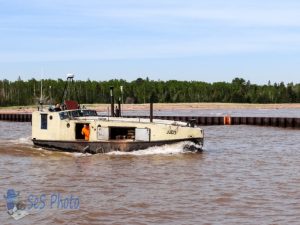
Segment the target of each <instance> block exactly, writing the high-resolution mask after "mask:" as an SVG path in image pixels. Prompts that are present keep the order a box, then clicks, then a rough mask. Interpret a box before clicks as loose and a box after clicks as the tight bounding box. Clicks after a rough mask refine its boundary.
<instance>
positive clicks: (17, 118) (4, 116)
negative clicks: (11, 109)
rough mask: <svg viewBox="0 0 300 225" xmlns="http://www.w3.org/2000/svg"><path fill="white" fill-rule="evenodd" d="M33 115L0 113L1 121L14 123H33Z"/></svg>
mask: <svg viewBox="0 0 300 225" xmlns="http://www.w3.org/2000/svg"><path fill="white" fill-rule="evenodd" d="M31 118H32V116H31V113H0V120H3V121H12V122H31Z"/></svg>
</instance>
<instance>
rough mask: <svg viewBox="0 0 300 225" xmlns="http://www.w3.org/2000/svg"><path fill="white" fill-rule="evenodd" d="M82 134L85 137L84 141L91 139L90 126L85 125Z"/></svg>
mask: <svg viewBox="0 0 300 225" xmlns="http://www.w3.org/2000/svg"><path fill="white" fill-rule="evenodd" d="M81 134H82V135H84V140H86V141H88V140H89V139H90V127H89V124H88V123H87V124H84V126H83V128H82V130H81Z"/></svg>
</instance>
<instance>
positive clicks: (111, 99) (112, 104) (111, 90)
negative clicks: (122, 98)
mask: <svg viewBox="0 0 300 225" xmlns="http://www.w3.org/2000/svg"><path fill="white" fill-rule="evenodd" d="M109 89H110V113H111V117H114V116H115V113H114V111H115V99H114V87H113V86H110V88H109Z"/></svg>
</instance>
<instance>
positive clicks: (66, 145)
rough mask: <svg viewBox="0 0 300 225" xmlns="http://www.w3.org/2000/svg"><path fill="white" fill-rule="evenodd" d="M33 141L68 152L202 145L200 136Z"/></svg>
mask: <svg viewBox="0 0 300 225" xmlns="http://www.w3.org/2000/svg"><path fill="white" fill-rule="evenodd" d="M32 141H33V143H34V144H35V145H37V146H41V147H46V148H47V149H48V148H50V150H53V151H58V150H63V151H68V152H89V153H93V154H96V153H107V152H112V151H122V152H131V151H136V150H143V149H146V148H149V147H152V146H161V145H166V144H173V143H178V142H182V141H191V142H194V143H195V144H198V145H199V147H198V148H197V149H196V148H195V147H192V149H191V150H193V151H194V150H197V151H201V149H202V145H203V139H202V138H191V139H180V140H168V141H151V142H135V141H132V142H131V141H128V142H126V141H111V142H88V141H46V140H37V139H33V140H32Z"/></svg>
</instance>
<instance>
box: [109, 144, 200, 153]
mask: <svg viewBox="0 0 300 225" xmlns="http://www.w3.org/2000/svg"><path fill="white" fill-rule="evenodd" d="M200 147H201V146H199V145H197V144H195V143H193V142H190V141H184V142H179V143H176V144H171V145H163V146H154V147H149V148H147V149H144V150H137V151H133V152H120V151H113V152H109V153H106V154H107V155H133V156H147V155H173V154H184V153H194V152H197V151H196V149H199V148H200Z"/></svg>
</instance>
